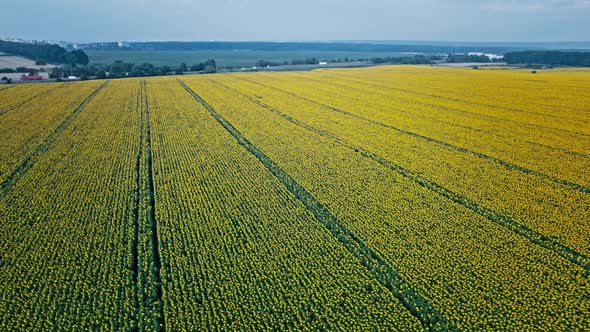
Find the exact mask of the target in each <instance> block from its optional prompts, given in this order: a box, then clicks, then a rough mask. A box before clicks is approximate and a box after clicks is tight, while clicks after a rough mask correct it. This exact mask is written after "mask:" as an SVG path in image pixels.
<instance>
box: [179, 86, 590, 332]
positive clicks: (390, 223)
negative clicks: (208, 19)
mask: <svg viewBox="0 0 590 332" xmlns="http://www.w3.org/2000/svg"><path fill="white" fill-rule="evenodd" d="M216 79H217V78H216ZM185 81H186V83H187V85H188V86H189V87H190V88H191V89H192V90H194V91H197V92H198V94H199V95H200V96H201V97H202V98H203V99H204V100H205V101H206V102H207V103H208V104H210V105H211V106H212V107H213V108H214V109H215V110H216V111H217V112H218V113H219V114H221V116H223V117H224V118H225V119H226V120H227V121H228V122H229V123H231V124H232V125H233V126H234V127H235V128H236V129H237V130H239V131H240V132H241V133H242V134H243V135H244V136H245V137H246V138H247V139H248V140H249V141H250V142H252V144H254V145H256V146H257V147H258V148H259V149H260V150H261V151H263V152H264V154H265V155H267V156H268V157H269V158H270V159H272V160H273V161H274V162H275V163H276V164H277V165H279V166H280V167H281V168H282V169H284V170H285V171H286V172H287V173H288V174H289V175H290V176H291V177H292V178H293V179H294V180H295V181H296V182H297V183H299V184H300V185H301V186H303V187H304V188H306V190H307V191H309V192H310V193H311V194H312V195H314V196H315V197H317V199H318V200H319V201H320V202H321V203H322V204H323V205H324V206H326V207H328V209H329V211H330V213H331V214H332V215H334V216H335V218H337V219H338V220H340V221H341V222H342V223H343V225H344V226H345V227H346V228H348V229H350V231H351V232H352V233H353V234H356V236H357V237H358V238H359V239H360V240H361V241H363V242H364V243H366V244H367V245H368V246H369V247H370V248H372V249H373V250H375V251H376V252H379V253H380V254H381V255H383V257H384V259H385V260H386V261H387V263H388V264H389V265H390V266H391V268H392V269H393V270H394V271H398V272H399V274H400V275H401V276H402V277H403V278H404V279H405V280H407V281H408V282H409V283H410V284H411V285H412V287H413V288H414V289H416V290H417V291H418V292H419V293H421V294H425V297H426V298H427V299H429V301H430V302H431V303H432V305H434V307H436V308H438V310H440V311H441V312H442V313H443V314H444V315H445V316H446V317H447V318H448V319H449V320H450V321H453V322H455V323H456V324H457V326H458V327H459V328H462V329H476V328H480V329H481V328H488V329H524V328H535V327H540V326H544V327H549V328H555V329H564V328H574V329H575V328H580V327H582V326H584V325H587V324H588V320H589V319H590V317H588V312H589V311H588V308H587V306H588V303H587V301H585V299H586V298H587V296H588V280H587V279H586V277H585V271H584V269H583V268H581V267H579V266H577V265H574V264H572V263H570V262H568V261H567V260H564V259H563V258H561V257H560V256H557V255H555V254H553V253H552V252H551V251H549V250H547V249H544V248H541V247H538V246H537V245H535V244H534V243H532V242H530V241H529V240H528V239H525V238H522V237H520V236H518V235H517V234H515V233H513V232H512V231H509V230H506V229H505V228H503V227H501V226H499V225H497V224H495V223H493V222H490V221H489V220H488V219H486V218H484V217H483V216H480V215H478V214H477V213H475V212H473V211H471V210H469V209H467V208H465V207H463V206H462V205H460V204H457V203H456V202H453V201H452V200H449V199H441V197H440V196H439V195H437V194H434V193H432V192H431V191H430V190H428V189H427V188H424V187H423V186H420V185H419V184H418V183H416V182H415V181H413V180H412V179H409V178H407V177H404V176H402V175H400V174H399V173H397V172H395V171H393V170H391V169H389V168H387V167H385V166H383V165H381V164H379V163H377V162H375V161H374V160H371V159H368V158H366V157H365V156H363V155H362V154H361V153H359V152H355V151H354V150H351V149H349V148H348V147H344V146H342V145H341V144H339V143H338V142H335V141H333V140H331V139H329V138H327V137H324V136H322V135H320V134H318V133H315V132H312V131H309V130H307V129H305V128H302V127H301V126H298V125H296V124H294V123H292V122H290V121H287V120H286V119H285V118H283V117H281V116H279V115H276V114H273V113H270V112H268V110H266V109H264V108H263V107H261V106H260V105H257V104H256V103H254V102H252V101H251V100H249V99H248V98H245V97H243V96H240V95H239V94H236V93H230V92H229V91H227V90H224V89H220V88H219V87H218V86H215V85H213V84H211V82H210V81H208V80H207V79H206V78H201V77H199V78H196V77H195V78H190V79H186V80H185ZM261 99H262V100H264V97H263V98H261ZM359 130H360V129H359Z"/></svg>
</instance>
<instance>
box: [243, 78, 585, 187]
mask: <svg viewBox="0 0 590 332" xmlns="http://www.w3.org/2000/svg"><path fill="white" fill-rule="evenodd" d="M267 76H270V74H267ZM238 77H240V76H238ZM242 77H243V76H242ZM262 77H263V78H264V80H258V77H257V81H258V82H262V83H263V84H266V85H267V86H272V87H275V88H279V89H281V90H284V91H290V92H292V93H295V94H297V95H299V96H302V97H305V98H308V99H311V100H314V101H316V102H320V103H323V104H327V105H330V106H332V107H335V108H338V109H342V110H345V111H348V112H350V113H354V114H360V115H363V116H365V117H368V118H370V119H372V120H375V121H378V122H381V123H385V124H388V125H392V126H396V127H401V128H402V129H404V130H407V131H411V132H414V133H417V134H421V135H423V136H427V137H431V138H434V139H437V140H440V141H445V142H449V143H450V144H453V145H456V146H460V147H463V148H467V149H470V150H473V151H477V152H480V153H483V154H486V155H489V156H492V157H495V158H498V159H501V160H505V161H507V162H510V163H512V164H516V165H520V166H523V167H526V168H529V169H532V170H535V171H538V172H541V173H544V174H547V175H549V176H552V177H555V178H558V179H562V180H566V181H569V182H573V183H577V184H579V185H582V186H585V187H587V186H590V179H589V178H588V176H587V174H588V172H584V171H583V170H584V169H582V170H581V169H580V168H584V167H586V165H587V164H588V163H587V160H588V159H589V157H588V153H589V152H590V150H588V146H589V144H588V143H589V141H588V137H586V136H580V135H581V134H575V133H565V132H562V131H560V132H555V131H551V130H550V129H543V128H538V127H531V126H522V125H519V126H515V125H511V124H510V123H507V122H504V123H502V122H500V123H498V122H497V121H495V120H490V119H487V120H486V119H478V118H477V117H475V116H469V115H468V114H461V113H453V112H450V111H449V110H448V108H441V107H440V105H439V103H440V102H439V101H437V102H436V103H435V104H432V105H424V104H420V103H421V101H420V100H421V99H420V98H416V100H407V98H406V96H407V94H400V95H391V94H386V95H383V94H382V93H379V94H376V93H372V92H371V90H370V89H368V88H366V87H362V88H361V87H358V88H356V90H353V89H350V88H348V89H346V88H343V87H342V86H335V85H331V84H328V83H324V82H323V80H321V79H319V81H320V82H306V81H301V80H297V79H296V78H292V79H288V78H285V77H282V76H277V75H274V76H271V77H272V81H271V82H270V83H264V82H265V81H266V80H267V79H266V76H262ZM250 80H251V79H250ZM572 135H573V136H572ZM474 138H477V139H474Z"/></svg>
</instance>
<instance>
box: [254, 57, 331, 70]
mask: <svg viewBox="0 0 590 332" xmlns="http://www.w3.org/2000/svg"><path fill="white" fill-rule="evenodd" d="M319 63H320V61H319V60H318V59H317V58H307V59H295V60H291V61H286V60H285V61H268V60H258V61H257V62H256V67H261V68H263V67H278V66H288V65H317V64H319Z"/></svg>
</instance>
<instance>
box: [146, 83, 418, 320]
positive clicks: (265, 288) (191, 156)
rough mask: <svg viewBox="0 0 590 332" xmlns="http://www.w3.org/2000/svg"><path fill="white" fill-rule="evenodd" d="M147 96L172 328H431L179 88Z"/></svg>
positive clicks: (152, 86) (151, 86)
mask: <svg viewBox="0 0 590 332" xmlns="http://www.w3.org/2000/svg"><path fill="white" fill-rule="evenodd" d="M147 91H148V96H149V105H150V113H151V128H152V131H153V134H152V135H153V142H152V148H153V155H154V174H155V176H154V184H155V193H156V195H155V197H156V219H157V222H158V230H159V232H158V234H159V239H160V248H161V252H162V255H161V257H162V279H163V295H164V297H163V301H164V312H165V317H166V326H167V328H169V329H171V330H207V329H216V328H219V327H223V328H224V329H230V330H242V329H252V330H269V329H297V330H302V329H310V330H311V329H336V330H350V329H353V330H354V329H373V328H376V327H380V328H385V329H393V330H421V329H422V326H421V324H420V322H419V321H418V320H417V319H416V318H415V317H414V316H412V315H411V314H410V312H409V311H407V310H406V308H404V306H403V305H402V304H401V303H400V302H399V301H398V300H397V299H396V296H395V294H392V293H391V292H389V291H388V290H387V289H386V288H385V287H384V286H383V285H381V284H380V283H379V282H378V281H377V280H376V279H375V278H374V276H373V275H372V274H371V273H370V272H369V271H368V270H367V269H366V268H365V267H364V266H363V265H362V264H361V261H360V260H359V259H358V258H356V257H355V256H354V255H353V254H352V253H351V252H350V251H348V250H347V249H346V247H344V246H342V245H341V243H340V242H338V240H337V239H336V238H334V237H333V235H332V234H331V233H330V232H329V231H328V230H327V229H326V228H325V226H324V225H322V223H321V222H320V221H319V220H318V219H316V217H314V215H313V213H312V212H311V211H309V210H307V209H306V207H305V205H304V204H303V203H302V202H301V201H299V200H298V199H296V197H295V196H294V195H293V193H291V192H290V191H289V190H288V189H287V188H285V186H284V185H283V184H282V183H281V182H280V181H279V179H277V178H276V177H275V176H273V174H272V173H271V172H270V171H269V170H268V169H267V168H265V166H264V165H263V164H262V163H261V162H260V161H259V159H257V158H256V156H254V155H252V154H251V152H249V151H248V150H247V149H246V148H244V146H243V145H240V144H239V143H238V142H237V141H236V138H234V136H232V135H231V134H230V133H229V132H228V131H227V130H226V129H224V127H223V126H222V125H220V123H218V122H217V121H216V119H215V118H214V117H213V116H212V114H211V113H210V112H208V111H207V109H205V108H204V107H203V106H201V104H199V103H198V102H197V101H196V100H195V99H194V98H193V97H192V96H191V95H190V94H189V93H187V91H185V89H183V88H182V87H181V86H180V85H179V84H178V83H176V81H174V80H172V79H167V78H159V79H152V80H149V81H148V88H147Z"/></svg>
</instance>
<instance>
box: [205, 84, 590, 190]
mask: <svg viewBox="0 0 590 332" xmlns="http://www.w3.org/2000/svg"><path fill="white" fill-rule="evenodd" d="M238 79H240V80H244V81H247V82H250V83H254V84H258V85H261V86H264V87H266V88H270V89H274V90H277V91H280V92H282V93H285V94H288V95H290V96H293V97H295V98H298V99H301V100H305V101H307V102H309V103H312V104H315V105H318V106H321V107H322V108H324V109H327V110H330V111H333V112H337V113H341V114H344V115H346V116H349V117H352V118H355V119H359V120H362V121H365V122H368V123H371V124H374V125H377V126H380V127H383V128H387V129H390V130H393V131H396V132H398V133H400V134H404V135H408V136H412V137H415V138H419V139H422V140H425V141H427V142H430V143H434V144H437V145H441V146H444V147H447V148H450V149H453V150H456V151H459V152H462V153H466V154H471V155H473V156H476V157H478V158H481V159H485V160H488V161H491V162H493V163H495V164H498V165H500V166H503V167H505V168H507V169H509V170H516V171H519V172H522V173H525V174H530V175H534V176H538V177H540V178H543V179H546V180H549V181H552V182H555V183H557V184H559V185H562V186H564V187H566V188H569V189H573V190H577V191H581V192H584V193H590V187H587V186H583V185H580V184H578V183H574V182H571V181H568V180H564V179H559V178H556V177H554V176H551V175H548V174H545V173H541V172H539V171H535V170H532V169H529V168H526V167H523V166H519V165H516V164H513V163H511V162H508V161H505V160H502V159H499V158H496V157H492V156H490V155H487V154H484V153H481V152H477V151H474V150H471V149H467V148H464V147H461V146H457V145H454V144H451V143H448V142H445V141H441V140H438V139H435V138H432V137H428V136H424V135H421V134H418V133H415V132H411V131H408V130H405V129H401V128H398V127H395V126H392V125H388V124H386V123H382V122H379V121H375V120H371V119H369V118H365V117H362V116H360V115H357V114H354V113H350V112H348V111H345V110H341V109H338V108H336V107H332V106H330V105H326V104H323V103H320V102H318V101H315V100H312V99H309V98H306V97H302V96H299V95H297V94H294V93H292V92H289V91H286V90H283V89H280V88H276V87H273V86H269V85H266V84H263V83H259V82H256V81H252V80H249V79H245V78H241V77H238ZM215 83H217V84H221V83H219V82H217V81H215Z"/></svg>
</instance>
